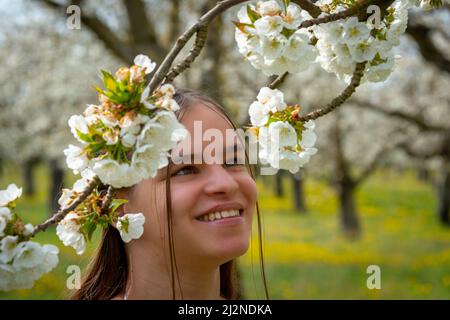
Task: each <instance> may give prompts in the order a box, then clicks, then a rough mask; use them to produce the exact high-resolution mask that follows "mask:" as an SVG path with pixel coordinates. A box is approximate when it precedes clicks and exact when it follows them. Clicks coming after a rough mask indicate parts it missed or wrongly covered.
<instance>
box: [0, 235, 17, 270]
mask: <svg viewBox="0 0 450 320" xmlns="http://www.w3.org/2000/svg"><path fill="white" fill-rule="evenodd" d="M16 246H17V236H6V237H4V238H3V239H2V241H0V262H3V263H8V262H10V261H11V260H12V258H13V257H14V250H15V249H16Z"/></svg>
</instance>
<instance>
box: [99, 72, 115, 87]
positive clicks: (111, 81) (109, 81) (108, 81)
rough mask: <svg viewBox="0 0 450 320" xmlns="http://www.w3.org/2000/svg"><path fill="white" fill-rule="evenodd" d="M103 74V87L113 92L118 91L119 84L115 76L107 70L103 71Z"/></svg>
mask: <svg viewBox="0 0 450 320" xmlns="http://www.w3.org/2000/svg"><path fill="white" fill-rule="evenodd" d="M101 73H102V75H103V85H104V86H105V88H106V89H108V90H110V91H113V92H114V91H116V90H117V87H118V83H117V81H116V79H115V78H114V77H113V75H112V74H111V73H109V72H108V71H105V70H101Z"/></svg>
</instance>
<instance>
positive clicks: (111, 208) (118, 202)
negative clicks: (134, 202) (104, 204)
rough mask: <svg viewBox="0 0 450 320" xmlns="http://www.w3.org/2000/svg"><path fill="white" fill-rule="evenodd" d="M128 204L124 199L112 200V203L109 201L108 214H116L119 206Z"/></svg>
mask: <svg viewBox="0 0 450 320" xmlns="http://www.w3.org/2000/svg"><path fill="white" fill-rule="evenodd" d="M127 202H128V200H126V199H113V200H112V201H111V204H110V205H109V212H110V213H111V214H112V213H115V212H116V210H117V209H118V208H119V207H120V206H121V205H123V204H124V203H127Z"/></svg>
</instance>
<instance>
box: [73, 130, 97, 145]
mask: <svg viewBox="0 0 450 320" xmlns="http://www.w3.org/2000/svg"><path fill="white" fill-rule="evenodd" d="M75 130H76V132H77V136H78V138H80V139H81V140H83V141H84V142H87V143H90V142H93V141H94V140H93V139H92V137H91V136H90V135H89V134H87V133H83V132H81V131H80V130H78V129H75Z"/></svg>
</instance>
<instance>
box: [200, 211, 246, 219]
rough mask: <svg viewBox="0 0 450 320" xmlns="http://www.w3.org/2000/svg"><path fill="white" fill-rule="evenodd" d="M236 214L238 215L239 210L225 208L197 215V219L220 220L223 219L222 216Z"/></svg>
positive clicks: (227, 216)
mask: <svg viewBox="0 0 450 320" xmlns="http://www.w3.org/2000/svg"><path fill="white" fill-rule="evenodd" d="M238 216H240V213H239V210H227V211H220V212H213V213H209V214H204V215H202V216H201V217H198V218H197V220H200V221H214V220H220V219H224V218H230V217H238Z"/></svg>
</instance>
